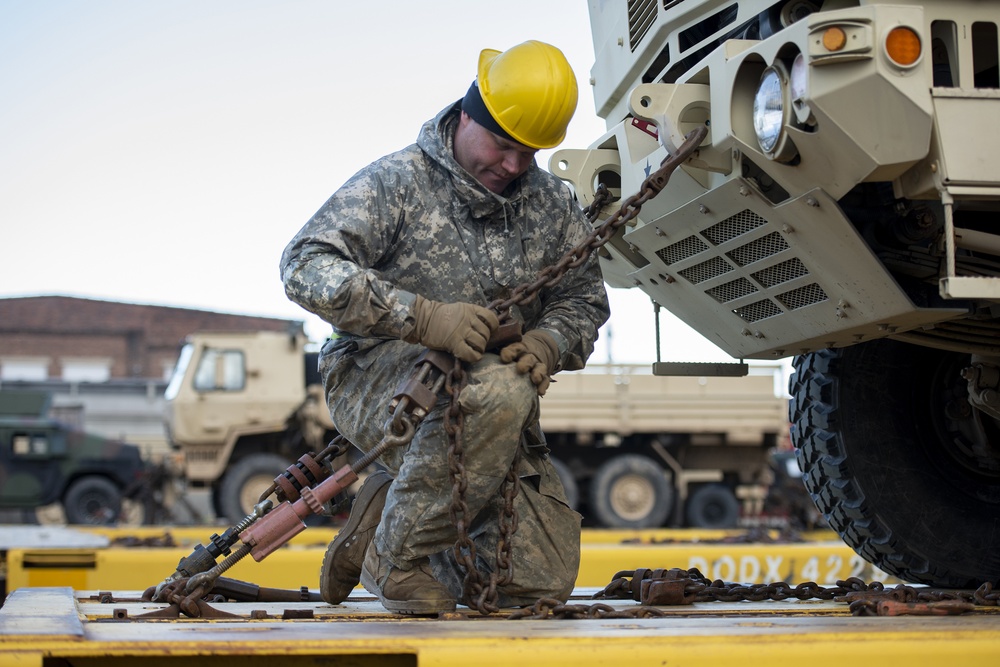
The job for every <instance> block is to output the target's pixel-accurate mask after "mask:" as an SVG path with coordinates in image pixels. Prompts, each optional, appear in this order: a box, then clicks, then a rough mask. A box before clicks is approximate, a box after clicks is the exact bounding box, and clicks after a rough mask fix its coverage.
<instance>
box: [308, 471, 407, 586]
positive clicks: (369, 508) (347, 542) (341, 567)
mask: <svg viewBox="0 0 1000 667" xmlns="http://www.w3.org/2000/svg"><path fill="white" fill-rule="evenodd" d="M391 481H392V477H390V476H389V473H387V472H385V471H384V470H379V471H378V472H375V473H372V474H371V475H369V476H368V479H366V480H365V481H364V484H362V485H361V488H360V489H358V495H357V496H355V498H354V504H353V505H352V506H351V514H350V516H349V517H348V519H347V524H346V525H344V527H343V528H341V529H340V531H338V532H337V536H336V537H335V538H333V541H332V542H330V546H329V547H327V549H326V555H324V556H323V565H322V567H321V568H320V571H319V592H320V595H322V596H323V600H325V601H326V602H328V603H330V604H340V603H341V602H343V601H344V600H346V599H347V596H348V595H350V594H351V591H352V590H353V589H354V587H355V586H357V585H358V582H359V580H360V578H361V566H362V564H363V563H364V560H365V551H366V550H367V549H368V545H369V544H370V543H371V541H372V538H373V537H374V536H375V528H377V527H378V524H379V521H380V520H381V519H382V510H383V508H385V496H386V494H387V493H389V482H391Z"/></svg>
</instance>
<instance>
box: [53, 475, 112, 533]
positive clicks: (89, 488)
mask: <svg viewBox="0 0 1000 667" xmlns="http://www.w3.org/2000/svg"><path fill="white" fill-rule="evenodd" d="M63 511H65V513H66V522H67V523H71V524H83V525H90V526H108V525H112V524H115V523H117V522H118V517H119V516H120V515H121V511H122V494H121V492H120V491H119V490H118V487H116V486H115V485H114V483H112V482H111V480H109V479H107V478H105V477H98V476H96V475H88V476H86V477H81V478H79V479H77V480H74V481H73V483H72V484H70V485H69V487H67V489H66V493H65V494H63Z"/></svg>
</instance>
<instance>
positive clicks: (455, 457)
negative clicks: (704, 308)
mask: <svg viewBox="0 0 1000 667" xmlns="http://www.w3.org/2000/svg"><path fill="white" fill-rule="evenodd" d="M707 133H708V130H707V128H705V127H698V128H695V129H694V130H692V131H691V132H689V133H688V135H687V136H686V137H685V139H684V143H683V144H682V145H681V147H680V148H679V149H678V151H677V153H676V154H674V155H671V156H668V157H667V158H666V159H665V160H664V161H663V162H662V163H661V165H660V168H659V169H657V170H656V171H655V172H653V173H652V174H650V176H649V177H648V178H646V180H645V181H643V183H642V186H641V187H640V188H639V191H638V192H637V193H636V194H634V195H632V196H631V197H629V198H628V199H626V200H625V202H624V203H622V205H621V207H620V208H619V209H618V211H616V212H615V213H614V214H612V215H611V216H610V217H609V218H608V219H607V220H605V221H604V222H603V223H601V224H600V225H598V226H597V227H595V228H594V230H593V231H592V232H591V233H590V234H589V235H588V236H587V238H585V239H584V240H583V241H581V242H580V243H578V244H577V245H576V246H575V247H573V248H572V249H571V250H569V251H568V252H567V253H566V254H565V255H563V257H562V258H561V259H560V260H559V261H558V262H556V263H555V264H553V265H551V266H547V267H545V268H544V269H542V270H541V271H539V272H538V274H537V275H536V277H535V280H534V281H531V282H526V283H522V284H520V285H518V286H517V287H515V288H514V290H513V291H512V292H511V295H510V296H509V297H508V298H506V299H497V300H495V301H493V302H492V303H490V304H489V305H488V306H487V308H489V309H491V310H493V311H494V312H496V313H497V315H498V316H499V317H500V318H501V321H503V320H504V319H505V318H507V317H509V315H510V308H511V307H512V306H514V305H521V304H527V303H529V302H530V301H532V300H533V299H534V298H535V297H536V296H537V295H538V293H539V292H540V291H541V290H542V289H544V288H546V287H554V286H555V285H556V284H558V283H559V281H560V280H562V278H563V276H564V275H566V273H567V272H568V271H569V270H570V269H574V268H577V267H579V266H582V265H583V264H584V263H586V262H587V260H588V259H589V258H590V256H591V254H592V253H593V252H594V251H595V250H597V249H598V248H600V247H602V246H603V245H605V244H606V243H607V242H608V241H610V240H611V238H612V237H613V236H614V235H615V233H616V232H617V230H618V229H619V228H620V227H622V226H623V225H626V224H628V223H629V222H631V221H632V220H634V219H635V218H636V217H637V216H638V215H639V212H640V210H641V209H642V206H643V204H645V203H646V202H647V201H649V200H650V199H652V198H653V197H655V196H656V195H658V194H659V193H660V191H661V190H662V189H663V187H664V186H665V185H666V184H667V181H668V180H669V179H670V175H671V174H672V173H673V171H674V169H676V168H677V167H678V166H680V164H681V163H683V162H684V160H686V159H687V158H688V157H689V156H690V155H691V153H693V152H694V150H695V149H696V148H697V147H698V146H699V145H700V144H701V142H702V141H703V140H704V138H705V136H706V135H707ZM609 199H610V195H609V193H608V190H607V188H606V187H605V186H604V185H603V184H601V186H600V187H599V188H598V191H597V193H595V198H594V201H593V202H591V204H590V206H588V207H586V208H585V209H584V214H585V215H586V216H587V219H588V221H589V222H590V223H591V224H593V223H594V221H595V220H596V219H597V216H598V215H599V214H600V212H601V209H602V208H603V207H604V205H605V204H606V202H607V201H608V200H609ZM465 382H466V378H465V370H464V368H463V367H462V363H461V361H459V360H457V359H456V360H455V361H454V365H453V367H452V369H451V371H450V373H449V374H448V380H447V382H446V384H445V387H446V390H447V392H448V394H449V396H450V404H449V406H448V409H447V410H446V412H445V416H444V427H445V430H446V432H447V434H448V439H449V448H448V452H449V454H448V456H449V471H450V475H451V479H452V484H453V488H452V504H451V508H450V516H451V519H452V521H453V522H454V524H455V529H456V531H457V533H458V537H457V538H456V541H455V547H454V554H455V558H456V560H457V561H458V562H459V564H460V565H461V566H462V568H463V569H464V570H465V579H464V582H463V590H464V602H465V604H467V605H468V606H469V607H471V608H473V609H476V610H477V611H479V612H480V613H481V614H483V615H487V614H490V613H496V612H497V611H499V606H498V604H497V600H498V598H499V594H498V591H497V587H499V586H502V585H504V584H505V583H507V582H509V581H512V580H513V577H514V564H513V559H512V558H511V549H512V544H513V536H514V533H515V532H516V530H517V522H518V515H517V511H516V509H515V508H514V498H515V497H516V496H517V494H518V492H519V489H520V486H519V485H520V480H519V478H518V475H517V467H518V463H519V458H520V453H519V452H518V454H517V455H516V456H515V458H514V460H513V461H512V462H511V466H510V469H509V470H508V471H507V475H506V478H505V479H504V482H503V484H502V486H501V492H502V493H503V496H504V507H503V510H502V514H501V520H500V531H499V533H500V535H499V539H498V541H497V548H496V554H495V555H496V567H495V568H494V569H493V570H492V572H491V573H490V576H489V577H488V580H487V582H486V583H485V584H484V581H483V576H482V574H481V573H480V572H479V570H478V568H477V567H476V555H477V554H476V547H475V544H474V543H473V542H472V539H471V538H470V537H469V525H468V524H469V520H470V519H471V518H472V517H469V516H468V514H469V508H468V505H467V504H466V502H465V491H466V488H467V486H468V482H467V479H466V475H465V464H464V451H463V448H462V429H463V425H464V418H463V416H462V411H461V409H460V406H459V397H460V395H461V391H462V388H463V387H464V386H465Z"/></svg>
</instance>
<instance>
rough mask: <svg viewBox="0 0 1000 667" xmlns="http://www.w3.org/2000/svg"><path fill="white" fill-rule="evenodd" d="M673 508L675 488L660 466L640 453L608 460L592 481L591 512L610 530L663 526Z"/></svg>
mask: <svg viewBox="0 0 1000 667" xmlns="http://www.w3.org/2000/svg"><path fill="white" fill-rule="evenodd" d="M673 506H674V487H673V485H672V484H671V483H670V480H669V479H668V478H667V476H666V473H665V472H664V470H663V468H662V467H661V466H660V464H659V463H657V462H656V461H654V460H653V459H651V458H649V457H646V456H642V455H640V454H622V455H621V456H616V457H614V458H613V459H610V460H608V461H605V462H604V463H602V464H601V466H600V467H599V468H598V469H597V472H596V473H595V474H594V477H593V479H592V480H591V481H590V509H591V510H592V511H593V512H594V517H595V518H596V519H597V521H598V522H599V523H600V524H601V525H602V526H606V527H608V528H656V527H659V526H662V525H663V524H664V523H665V522H666V520H667V517H668V516H670V510H671V509H672V508H673Z"/></svg>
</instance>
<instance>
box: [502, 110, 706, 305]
mask: <svg viewBox="0 0 1000 667" xmlns="http://www.w3.org/2000/svg"><path fill="white" fill-rule="evenodd" d="M707 134H708V128H706V127H704V126H699V127H696V128H695V129H693V130H691V131H690V132H688V133H687V135H686V136H685V137H684V143H682V144H681V146H680V148H678V149H677V152H676V153H675V154H674V155H669V156H667V158H666V159H665V160H664V161H663V162H662V163H661V164H660V167H659V169H657V170H656V171H654V172H653V173H651V174H650V175H649V176H648V177H647V178H646V180H644V181H643V182H642V185H641V186H640V187H639V190H638V192H636V193H635V194H634V195H632V196H631V197H629V198H628V199H626V200H625V201H624V202H622V205H621V207H620V208H619V209H618V210H617V211H616V212H615V213H614V214H612V215H611V216H610V217H609V218H608V219H607V220H605V221H604V222H602V223H601V224H600V225H598V226H597V227H595V228H594V231H592V232H591V233H590V235H588V236H587V238H586V239H584V240H583V241H581V242H580V243H579V244H577V245H576V247H574V248H573V249H571V250H570V251H569V252H567V253H566V254H565V255H564V256H563V257H562V258H561V259H560V260H559V261H558V262H556V263H555V264H553V265H551V266H547V267H545V268H544V269H542V270H541V271H539V272H538V274H537V275H536V277H535V280H534V281H532V282H528V283H523V284H521V285H518V286H517V287H515V288H514V290H513V291H512V292H511V295H510V296H509V297H508V298H506V299H497V300H495V301H493V302H492V303H491V304H490V305H489V306H487V307H488V308H491V309H493V310H494V311H496V312H497V313H499V314H501V315H502V314H504V313H506V312H507V311H508V310H509V309H510V307H511V306H514V305H520V304H526V303H529V302H530V301H531V300H532V299H533V298H534V297H535V295H536V294H538V292H540V291H541V290H542V289H543V288H545V287H553V286H555V285H556V284H557V283H558V282H559V281H560V280H562V277H563V276H564V275H566V272H567V271H569V270H570V269H574V268H577V267H579V266H581V265H583V264H584V263H585V262H586V261H587V260H588V259H589V258H590V255H591V253H593V252H594V251H595V250H597V249H598V248H600V247H602V246H604V245H605V244H607V243H608V241H610V240H611V239H612V238H613V237H614V235H615V232H617V231H618V229H619V228H621V227H622V226H624V225H627V224H628V223H630V222H632V221H633V220H635V218H636V217H638V215H639V213H640V212H641V210H642V206H643V205H644V204H645V203H646V202H648V201H649V200H650V199H652V198H653V197H655V196H656V195H658V194H660V191H661V190H663V188H664V187H665V186H666V184H667V181H669V180H670V175H671V174H672V173H673V172H674V170H675V169H676V168H677V167H679V166H680V165H681V164H682V163H683V162H684V161H685V160H687V159H688V157H690V156H691V154H692V153H693V152H694V151H695V149H697V148H698V146H699V145H700V144H701V142H702V141H703V140H704V139H705V136H706V135H707ZM602 189H603V193H599V198H595V200H594V202H592V203H591V204H590V206H588V207H587V208H586V209H585V212H586V213H587V216H588V218H590V220H591V222H593V221H594V220H595V219H596V218H597V215H598V214H599V213H600V210H601V208H602V205H603V203H604V201H606V199H607V196H608V195H607V189H606V188H603V185H602Z"/></svg>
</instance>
